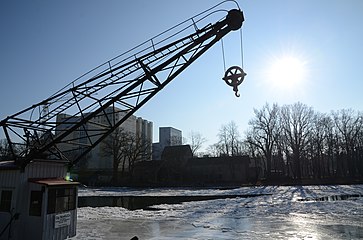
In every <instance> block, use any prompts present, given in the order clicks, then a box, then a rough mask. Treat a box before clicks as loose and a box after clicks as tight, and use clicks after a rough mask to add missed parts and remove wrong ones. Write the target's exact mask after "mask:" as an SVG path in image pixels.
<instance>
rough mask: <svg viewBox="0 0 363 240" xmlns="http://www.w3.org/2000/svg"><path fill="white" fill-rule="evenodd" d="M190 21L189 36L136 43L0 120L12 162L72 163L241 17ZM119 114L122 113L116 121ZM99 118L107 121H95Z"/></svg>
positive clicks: (233, 14)
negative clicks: (205, 23)
mask: <svg viewBox="0 0 363 240" xmlns="http://www.w3.org/2000/svg"><path fill="white" fill-rule="evenodd" d="M203 20H204V18H203ZM192 21H193V24H191V25H190V26H192V27H193V28H194V32H192V33H191V34H189V33H188V35H186V36H184V37H179V36H180V35H181V34H183V33H184V30H186V29H189V28H184V29H181V30H180V31H177V32H175V33H174V34H172V35H171V36H169V37H168V38H165V39H162V40H160V41H156V39H151V40H150V41H149V42H148V43H149V44H150V46H148V47H144V46H145V45H139V46H138V47H139V49H141V50H138V49H136V48H135V49H136V50H135V49H133V52H130V51H129V52H127V53H126V55H120V56H118V57H116V58H114V59H111V60H110V61H108V62H106V63H105V64H103V65H100V66H99V67H97V68H95V69H93V70H92V71H90V72H88V73H87V74H85V75H83V76H81V77H80V78H78V79H76V80H75V81H74V82H72V83H71V84H69V85H68V86H66V87H65V88H63V89H62V90H61V91H59V92H57V93H55V94H54V95H52V96H51V97H49V98H47V99H45V100H44V101H42V102H39V103H37V104H35V105H33V106H31V107H29V108H26V109H24V110H23V111H20V112H18V113H16V114H14V115H12V116H9V117H7V118H6V119H4V120H2V121H1V122H0V126H1V127H2V128H3V131H4V134H5V136H6V138H7V140H8V143H9V146H10V150H11V153H12V155H13V157H14V158H15V160H17V162H18V163H20V164H21V165H22V166H23V167H24V166H26V164H28V163H29V162H30V161H32V160H34V159H39V158H42V159H44V158H46V159H50V158H51V159H58V160H68V161H70V162H71V163H72V164H74V163H76V162H77V161H79V160H80V159H81V158H82V157H83V156H84V155H85V154H87V153H88V152H89V151H91V149H92V148H94V147H95V146H96V145H97V144H99V143H100V142H101V141H102V140H103V139H105V138H106V137H107V136H108V135H109V134H110V133H111V132H112V131H113V130H114V129H116V128H117V127H119V126H120V125H121V124H122V123H123V122H124V121H125V120H126V119H127V118H128V117H130V116H131V115H133V114H134V113H135V112H136V111H137V110H138V109H139V108H140V107H141V106H143V105H144V104H145V103H146V102H147V101H148V100H150V99H151V98H152V97H153V96H154V95H155V94H157V93H158V92H159V91H160V90H162V89H163V88H164V87H165V86H166V85H167V84H168V83H170V82H171V81H172V80H173V79H175V78H176V77H177V76H178V75H179V74H180V73H181V72H182V71H184V70H185V69H186V68H187V67H188V66H189V65H190V64H191V63H192V62H194V61H195V60H196V59H197V58H199V57H200V56H201V55H202V54H203V53H205V52H206V51H207V50H208V49H209V48H210V47H212V46H213V45H214V44H215V43H217V42H218V41H219V40H220V39H221V38H223V37H224V36H225V35H226V34H228V33H229V32H231V31H234V30H238V29H240V28H241V26H242V23H243V21H244V16H243V13H242V11H241V10H239V9H232V10H229V11H228V14H227V15H225V16H224V17H223V18H222V19H221V20H219V21H217V22H216V23H215V24H208V25H206V26H205V27H203V28H201V29H198V28H197V26H196V25H197V24H198V22H199V21H198V20H194V19H192ZM190 26H189V27H190ZM179 28H180V26H179ZM134 52H136V53H134ZM118 112H123V113H124V114H123V117H122V118H120V119H116V118H115V114H117V113H118ZM99 116H103V117H104V118H106V119H107V121H106V122H104V123H100V122H98V121H95V119H97V117H99Z"/></svg>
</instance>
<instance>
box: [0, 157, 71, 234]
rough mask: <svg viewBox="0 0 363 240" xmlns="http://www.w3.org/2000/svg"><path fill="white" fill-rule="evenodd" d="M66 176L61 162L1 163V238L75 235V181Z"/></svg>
mask: <svg viewBox="0 0 363 240" xmlns="http://www.w3.org/2000/svg"><path fill="white" fill-rule="evenodd" d="M66 175H67V162H63V161H52V160H39V159H38V160H34V161H32V162H31V163H29V164H28V165H27V166H26V167H25V168H24V169H22V168H21V167H20V165H19V164H17V162H16V161H3V162H0V240H5V239H19V240H20V239H39V240H41V239H44V240H45V239H66V238H67V237H72V236H75V235H76V224H77V192H78V187H77V185H78V183H76V182H72V181H67V180H66Z"/></svg>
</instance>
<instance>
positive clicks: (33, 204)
mask: <svg viewBox="0 0 363 240" xmlns="http://www.w3.org/2000/svg"><path fill="white" fill-rule="evenodd" d="M42 199H43V192H42V191H31V193H30V206H29V216H41V215H42Z"/></svg>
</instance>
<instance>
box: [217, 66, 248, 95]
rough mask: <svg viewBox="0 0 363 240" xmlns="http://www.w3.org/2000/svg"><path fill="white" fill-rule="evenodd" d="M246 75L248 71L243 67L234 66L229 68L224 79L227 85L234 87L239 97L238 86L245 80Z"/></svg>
mask: <svg viewBox="0 0 363 240" xmlns="http://www.w3.org/2000/svg"><path fill="white" fill-rule="evenodd" d="M246 75H247V73H245V72H244V71H243V69H242V68H240V67H238V66H232V67H230V68H228V69H227V71H226V72H225V74H224V77H223V78H222V79H223V80H224V81H225V82H226V83H227V85H229V86H231V87H233V91H234V92H235V95H236V97H239V96H240V95H239V94H238V86H239V85H240V84H241V83H242V82H243V80H244V78H245V76H246Z"/></svg>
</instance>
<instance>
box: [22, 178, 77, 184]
mask: <svg viewBox="0 0 363 240" xmlns="http://www.w3.org/2000/svg"><path fill="white" fill-rule="evenodd" d="M28 181H29V182H31V183H35V184H40V185H46V186H64V185H78V184H79V182H72V181H67V180H65V179H62V178H30V179H29V180H28Z"/></svg>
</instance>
